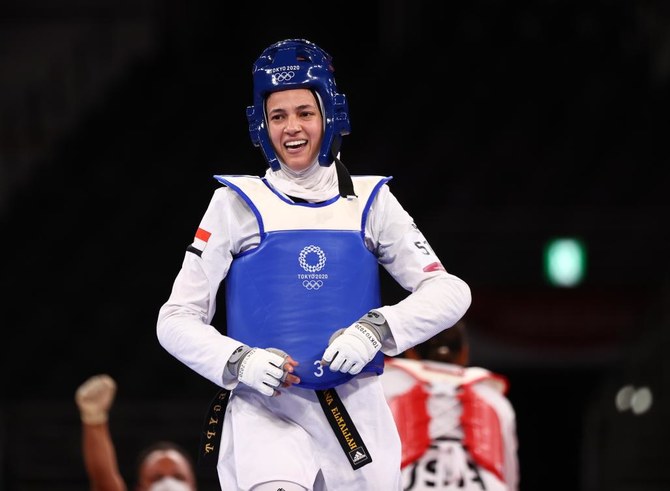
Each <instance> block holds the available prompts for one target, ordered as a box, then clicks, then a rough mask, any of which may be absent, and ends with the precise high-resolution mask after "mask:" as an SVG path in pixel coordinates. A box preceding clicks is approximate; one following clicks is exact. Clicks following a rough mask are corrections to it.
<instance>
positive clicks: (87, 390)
mask: <svg viewBox="0 0 670 491" xmlns="http://www.w3.org/2000/svg"><path fill="white" fill-rule="evenodd" d="M115 395H116V382H114V379H112V377H110V376H109V375H105V374H102V375H94V376H93V377H91V378H89V379H88V380H86V382H84V383H83V384H81V385H80V386H79V388H78V389H77V392H76V393H75V396H74V400H75V402H76V403H77V406H78V407H79V416H80V417H81V420H82V422H83V423H85V424H89V425H98V424H102V423H105V422H107V419H108V417H109V408H110V407H111V406H112V402H114V396H115Z"/></svg>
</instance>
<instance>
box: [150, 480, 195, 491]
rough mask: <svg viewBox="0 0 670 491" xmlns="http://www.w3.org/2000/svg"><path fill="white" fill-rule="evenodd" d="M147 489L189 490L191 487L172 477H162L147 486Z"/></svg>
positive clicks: (153, 490) (156, 490) (160, 490)
mask: <svg viewBox="0 0 670 491" xmlns="http://www.w3.org/2000/svg"><path fill="white" fill-rule="evenodd" d="M147 491H191V487H190V486H189V485H188V484H186V483H185V482H184V481H180V480H179V479H175V478H174V477H164V478H163V479H161V480H160V481H156V482H155V483H153V484H152V485H151V486H149V489H148V490H147Z"/></svg>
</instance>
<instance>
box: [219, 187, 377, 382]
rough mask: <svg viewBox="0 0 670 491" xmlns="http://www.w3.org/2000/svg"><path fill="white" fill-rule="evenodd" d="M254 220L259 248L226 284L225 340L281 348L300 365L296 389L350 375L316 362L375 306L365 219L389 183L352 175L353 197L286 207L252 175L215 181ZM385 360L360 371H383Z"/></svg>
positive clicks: (237, 262)
mask: <svg viewBox="0 0 670 491" xmlns="http://www.w3.org/2000/svg"><path fill="white" fill-rule="evenodd" d="M216 178H217V179H218V180H219V181H220V182H221V183H223V184H225V185H227V186H229V187H230V188H232V189H234V190H235V191H237V192H238V193H239V195H240V196H241V197H242V198H243V199H244V200H245V201H246V202H247V204H248V205H249V206H250V208H251V210H252V211H253V212H254V214H255V215H256V219H257V220H258V225H259V229H260V236H261V240H260V244H259V246H258V247H257V248H254V249H251V250H248V251H246V252H244V253H241V254H239V255H238V256H236V257H234V258H233V262H232V264H231V267H230V270H229V272H228V275H227V276H226V280H225V288H226V317H227V319H226V320H227V328H228V332H227V334H228V336H230V337H232V338H234V339H237V340H238V341H241V342H243V343H245V344H247V345H249V346H259V347H262V348H269V347H273V348H279V349H281V350H283V351H285V352H287V353H288V354H290V355H291V356H292V357H293V358H294V359H295V360H297V361H298V362H299V363H300V365H299V366H298V367H297V369H296V372H295V373H296V375H298V376H299V377H300V379H301V383H300V384H299V385H296V387H302V388H306V389H328V388H332V387H335V386H337V385H339V384H341V383H344V382H346V381H348V380H350V379H351V378H352V377H353V376H352V375H350V374H344V373H340V372H331V371H330V369H329V368H328V367H327V366H324V367H321V364H320V360H321V356H322V355H323V352H324V350H325V349H326V347H327V346H328V340H329V338H330V336H331V334H332V333H333V332H335V331H336V330H338V329H340V328H342V327H348V326H349V325H351V324H352V323H353V322H355V321H356V320H358V319H359V318H360V317H361V316H362V315H363V314H365V313H366V312H367V311H368V310H370V309H372V308H375V307H379V306H380V305H381V303H380V285H379V265H378V263H377V258H376V257H375V256H374V254H372V253H371V252H370V251H369V250H368V249H367V248H366V247H365V244H364V241H363V236H364V230H365V220H366V218H367V213H368V210H369V208H370V204H371V203H372V200H373V199H374V197H375V195H376V194H377V192H378V191H379V188H380V187H381V186H382V185H383V184H384V183H385V182H387V181H388V180H389V179H390V178H384V177H378V176H365V177H363V176H354V177H353V182H354V188H355V191H356V194H357V195H358V198H354V199H351V200H348V199H345V198H341V197H339V196H338V197H336V198H333V199H331V200H329V201H326V202H323V203H319V204H302V203H292V202H291V201H289V200H286V199H285V198H284V197H282V196H281V195H279V194H278V193H276V192H275V191H274V190H272V189H271V188H270V187H269V185H268V184H267V182H266V181H265V180H264V179H261V178H259V177H255V176H216ZM383 367H384V361H383V354H382V353H381V352H379V353H377V356H376V357H375V358H374V359H373V360H372V361H371V362H370V363H368V365H366V366H365V367H364V368H363V372H375V373H381V372H382V371H383Z"/></svg>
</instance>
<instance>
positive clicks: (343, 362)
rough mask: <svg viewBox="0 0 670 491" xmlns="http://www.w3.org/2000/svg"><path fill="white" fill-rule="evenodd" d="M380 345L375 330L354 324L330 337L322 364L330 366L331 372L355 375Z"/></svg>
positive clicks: (373, 355) (360, 324) (368, 326)
mask: <svg viewBox="0 0 670 491" xmlns="http://www.w3.org/2000/svg"><path fill="white" fill-rule="evenodd" d="M381 347H382V343H381V340H380V338H379V334H377V333H376V332H375V329H374V328H373V327H372V326H370V325H369V324H368V325H365V324H363V323H361V322H354V323H353V324H352V325H351V326H349V327H347V328H346V329H340V330H338V331H335V333H334V334H333V335H332V336H331V337H330V341H329V342H328V348H326V351H324V353H323V361H322V364H323V365H326V364H329V365H330V370H331V371H333V372H338V371H339V372H342V373H350V374H352V375H356V374H358V373H360V371H361V370H363V367H364V366H365V365H367V364H368V363H369V362H370V361H371V360H372V359H373V358H374V357H375V355H376V354H377V352H378V351H379V350H380V349H381Z"/></svg>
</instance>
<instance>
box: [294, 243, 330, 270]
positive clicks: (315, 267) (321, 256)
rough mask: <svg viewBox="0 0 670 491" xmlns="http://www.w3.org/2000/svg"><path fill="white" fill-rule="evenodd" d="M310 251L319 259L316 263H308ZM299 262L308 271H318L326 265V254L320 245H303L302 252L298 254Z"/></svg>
mask: <svg viewBox="0 0 670 491" xmlns="http://www.w3.org/2000/svg"><path fill="white" fill-rule="evenodd" d="M310 253H314V254H316V255H317V257H318V259H319V260H318V262H317V263H316V264H314V265H312V264H308V263H307V255H308V254H310ZM298 262H299V263H300V267H301V268H302V269H304V270H305V271H307V272H308V273H316V272H317V271H321V270H322V269H323V268H324V267H325V266H326V254H325V253H324V252H323V251H322V250H321V248H320V247H319V246H315V245H308V246H307V247H303V248H302V251H300V254H298Z"/></svg>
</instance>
